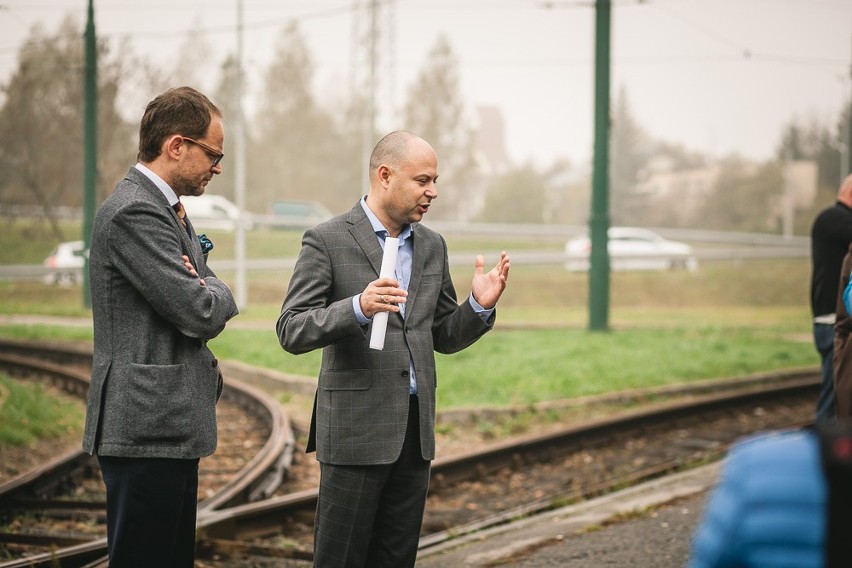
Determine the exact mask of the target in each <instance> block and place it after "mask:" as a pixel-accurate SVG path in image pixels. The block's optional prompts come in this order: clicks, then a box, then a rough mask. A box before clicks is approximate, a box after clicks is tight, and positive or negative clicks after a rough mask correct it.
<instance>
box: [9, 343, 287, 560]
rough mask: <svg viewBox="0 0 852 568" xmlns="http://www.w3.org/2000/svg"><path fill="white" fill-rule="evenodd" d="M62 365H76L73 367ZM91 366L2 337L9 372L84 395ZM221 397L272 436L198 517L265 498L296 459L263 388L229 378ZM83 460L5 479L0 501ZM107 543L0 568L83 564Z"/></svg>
mask: <svg viewBox="0 0 852 568" xmlns="http://www.w3.org/2000/svg"><path fill="white" fill-rule="evenodd" d="M10 352H12V353H11V354H10ZM21 354H26V355H28V356H23V355H21ZM33 357H37V359H33ZM51 361H55V362H51ZM62 364H65V365H69V364H71V365H75V366H76V367H71V368H69V367H67V366H62ZM91 364H92V353H91V351H90V350H86V349H85V348H79V347H70V346H57V345H52V344H51V345H44V344H38V343H33V342H17V341H9V340H0V369H4V370H5V371H6V372H8V373H9V374H10V375H11V376H18V377H24V376H26V377H30V378H32V377H33V375H35V376H36V377H37V378H38V380H41V381H43V382H47V383H49V384H53V385H55V386H56V387H58V388H60V389H62V390H65V391H66V392H71V393H73V394H76V395H77V396H80V397H83V398H84V397H85V395H86V392H87V391H88V385H89V374H88V373H87V372H84V371H82V370H81V369H80V368H79V367H84V366H87V367H88V368H91ZM222 396H223V398H225V399H226V400H228V402H229V403H232V404H235V405H238V406H240V407H241V408H243V409H244V410H246V411H247V412H249V413H252V414H254V415H257V416H260V417H262V420H263V421H264V422H265V423H266V424H267V425H268V427H269V430H270V435H269V436H268V438H267V440H266V442H265V444H264V446H263V447H262V448H261V449H260V450H259V451H258V452H257V453H256V454H255V455H254V457H253V458H252V459H251V460H250V461H249V462H248V463H247V464H246V465H245V466H244V467H243V468H242V469H241V470H240V471H239V472H238V473H237V474H236V475H235V476H234V477H233V478H232V479H231V481H229V482H228V483H227V484H226V485H225V486H223V487H221V488H220V489H219V490H217V491H216V493H215V494H213V495H212V496H211V497H209V498H208V499H205V500H204V501H202V502H200V503H199V518H203V517H204V516H205V515H208V514H210V513H211V512H213V511H215V510H216V509H217V508H220V507H224V506H233V505H237V504H239V503H242V502H247V501H249V500H252V499H262V498H265V497H267V496H268V495H269V494H271V493H272V492H273V491H274V490H275V489H276V488H277V486H278V485H279V484H280V482H281V480H282V478H283V477H284V476H285V475H286V472H287V469H288V468H289V467H290V464H291V462H292V455H293V448H294V446H295V436H294V434H293V431H292V429H291V426H290V421H289V419H288V418H287V416H286V415H285V414H284V412H283V410H282V409H281V407H280V405H278V404H277V403H276V402H275V401H274V400H272V399H270V398H269V397H268V396H267V395H265V394H264V393H262V392H260V391H259V390H257V389H254V388H253V387H250V386H248V385H246V384H244V383H242V382H240V381H235V380H228V382H227V388H226V389H225V390H224V392H223V395H222ZM83 463H91V457H90V456H88V454H86V453H85V452H83V451H82V450H79V451H74V452H69V453H68V454H66V455H65V456H61V457H60V458H57V459H56V460H52V461H51V462H50V463H49V464H44V465H43V466H41V467H39V468H36V469H35V470H32V471H29V472H26V473H24V474H22V475H21V476H18V477H16V478H14V479H12V480H11V481H9V482H7V483H4V484H3V486H2V488H0V505H2V504H3V503H4V502H5V503H8V502H11V501H13V500H15V499H19V498H21V496H23V495H28V494H32V492H34V491H35V490H36V488H37V487H40V486H44V485H45V484H50V483H55V482H56V480H57V479H61V478H63V477H65V476H67V474H68V472H69V471H72V470H74V469H78V468H79V467H82V466H81V464H83ZM106 544H107V543H106V539H105V538H101V539H95V540H93V541H91V542H87V543H83V544H79V545H75V546H70V547H65V548H61V549H59V550H56V551H55V552H50V553H44V554H35V555H32V556H28V557H26V558H22V559H19V560H13V561H10V562H3V563H0V568H16V567H25V566H26V567H30V566H44V567H49V566H55V565H56V564H55V563H56V562H57V561H60V562H61V565H62V566H80V565H82V563H87V562H92V561H96V562H97V561H98V560H99V559H100V558H102V557H103V556H104V555H105V554H106V551H107V549H106Z"/></svg>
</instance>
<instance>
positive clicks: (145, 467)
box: [83, 87, 237, 568]
mask: <svg viewBox="0 0 852 568" xmlns="http://www.w3.org/2000/svg"><path fill="white" fill-rule="evenodd" d="M223 145H224V130H223V127H222V114H221V112H220V111H219V109H218V108H216V106H215V105H213V103H211V102H210V101H209V100H208V99H207V97H206V96H204V95H203V94H201V93H199V92H198V91H196V90H194V89H191V88H189V87H181V88H177V89H170V90H168V91H166V92H165V93H163V94H161V95H159V96H158V97H156V98H155V99H154V100H152V101H151V102H150V103H149V104H148V107H147V108H146V109H145V113H144V115H143V117H142V122H141V125H140V128H139V154H138V163H137V164H136V165H135V166H134V167H133V168H131V169H130V171H129V172H128V173H127V175H126V176H125V177H124V179H123V180H121V181H120V182H119V183H118V185H117V186H116V188H115V191H114V192H113V193H112V195H110V196H109V197H108V198H107V199H106V201H104V203H103V204H102V205H101V206H100V208H99V209H98V212H97V215H96V217H95V223H94V228H93V230H92V246H91V252H90V258H89V266H90V280H91V290H92V316H93V320H94V362H93V366H92V381H91V385H90V387H89V396H88V404H87V408H86V425H85V433H84V438H83V448H84V449H85V450H86V451H87V452H89V453H94V454H97V456H98V461H99V463H100V465H101V470H102V472H103V477H104V482H105V484H106V489H107V538H108V543H109V555H110V566H111V567H112V568H121V567H125V566H140V567H142V566H145V567H151V566H163V567H185V568H192V566H193V565H194V561H195V559H194V556H195V510H196V503H197V491H198V460H199V458H201V457H203V456H208V455H210V454H212V453H213V451H214V450H215V449H216V402H217V401H218V399H219V395H220V394H221V389H222V376H221V373H220V372H219V367H218V363H217V361H216V358H215V357H213V354H212V353H211V352H210V350H209V349H208V348H207V340H209V339H211V338H213V337H216V336H217V335H219V333H220V332H221V331H222V330H223V329H224V327H225V324H226V322H227V321H228V320H229V319H231V318H232V317H234V316H235V315H236V314H237V307H236V304H235V302H234V298H233V296H232V294H231V291H230V289H229V288H228V286H227V285H226V284H225V283H224V282H222V281H221V280H219V279H218V278H217V277H216V275H215V274H214V273H213V271H212V270H210V268H209V267H208V266H207V263H206V260H205V256H204V253H203V251H202V247H201V244H200V242H199V238H198V236H197V235H196V234H195V231H194V229H193V227H192V222H191V220H190V219H188V218H187V217H186V216H185V215H184V213H183V207H182V204H181V202H180V199H181V198H183V197H186V196H195V195H201V194H203V193H204V191H205V188H206V187H207V183H208V182H209V181H210V180H211V179H212V178H213V176H214V175H217V174H219V173H221V172H222V167H221V166H220V165H219V162H220V161H221V160H222V157H223V153H222V151H221V148H222V147H223Z"/></svg>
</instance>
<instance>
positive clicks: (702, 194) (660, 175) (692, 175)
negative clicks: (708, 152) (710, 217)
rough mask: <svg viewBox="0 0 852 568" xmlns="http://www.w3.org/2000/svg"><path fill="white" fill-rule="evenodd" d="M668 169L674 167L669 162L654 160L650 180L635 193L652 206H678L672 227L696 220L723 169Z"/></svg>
mask: <svg viewBox="0 0 852 568" xmlns="http://www.w3.org/2000/svg"><path fill="white" fill-rule="evenodd" d="M667 166H668V167H671V166H672V164H671V163H670V161H669V160H668V159H663V160H662V161H655V160H654V159H652V160H651V162H650V164H649V168H648V177H647V178H646V179H645V180H644V181H642V182H640V183H637V184H636V187H635V193H636V195H637V196H641V197H643V198H644V199H645V200H647V201H650V202H666V201H670V202H673V203H677V204H678V206H677V207H676V208H672V209H671V210H670V211H669V212H668V213H669V214H670V215H671V217H672V223H673V224H675V225H681V224H684V223H686V222H688V221H689V219H692V218H693V217H694V215H695V214H696V212H697V209H698V207H700V206H701V204H702V203H704V201H705V199H706V198H707V196H708V195H709V194H710V192H711V191H713V188H714V187H715V186H716V182H717V181H718V180H719V175H720V174H721V172H722V168H721V166H720V165H718V164H713V165H709V166H702V167H698V168H688V169H680V170H674V169H667ZM756 170H757V168H756V167H755V171H756Z"/></svg>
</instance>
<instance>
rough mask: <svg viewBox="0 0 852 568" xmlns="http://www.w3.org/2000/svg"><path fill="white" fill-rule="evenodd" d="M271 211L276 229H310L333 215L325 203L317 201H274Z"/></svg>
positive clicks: (273, 225) (271, 222)
mask: <svg viewBox="0 0 852 568" xmlns="http://www.w3.org/2000/svg"><path fill="white" fill-rule="evenodd" d="M271 211H272V215H271V219H270V226H272V227H273V228H276V229H300V230H304V229H309V228H311V227H313V226H314V225H316V224H318V223H322V222H323V221H326V220H328V219H331V217H332V216H333V214H332V212H331V211H329V210H328V209H327V208H326V207H325V205H323V204H322V203H317V202H316V201H298V200H281V201H274V202H273V203H272V207H271Z"/></svg>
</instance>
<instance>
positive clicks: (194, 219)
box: [181, 193, 253, 233]
mask: <svg viewBox="0 0 852 568" xmlns="http://www.w3.org/2000/svg"><path fill="white" fill-rule="evenodd" d="M181 202H182V203H183V207H184V209H185V210H186V215H187V216H188V217H189V220H190V222H191V223H192V226H193V227H194V228H195V231H196V232H197V233H203V232H204V231H211V230H219V231H233V230H235V229H236V228H237V222H238V221H239V219H240V210H239V208H238V207H237V206H236V205H234V204H233V203H231V202H230V201H228V200H227V199H225V198H224V197H222V196H221V195H212V194H209V193H205V194H203V195H197V196H188V197H184V198H183V199H181ZM245 223H246V224H245V228H246V229H248V230H250V229H251V228H252V226H253V222H252V218H251V215H250V214H249V213H248V212H245Z"/></svg>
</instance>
